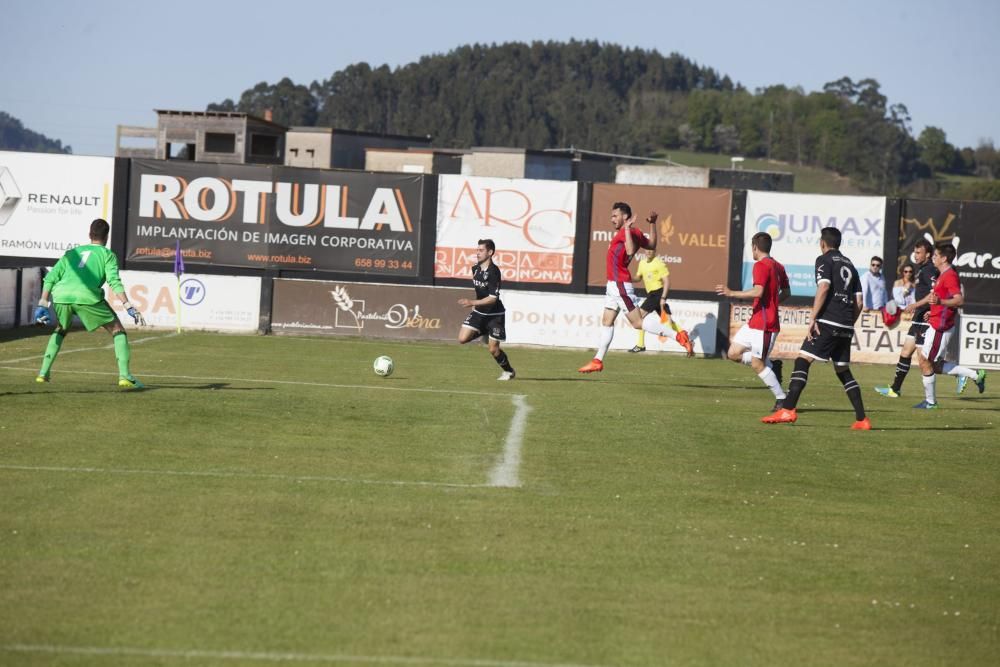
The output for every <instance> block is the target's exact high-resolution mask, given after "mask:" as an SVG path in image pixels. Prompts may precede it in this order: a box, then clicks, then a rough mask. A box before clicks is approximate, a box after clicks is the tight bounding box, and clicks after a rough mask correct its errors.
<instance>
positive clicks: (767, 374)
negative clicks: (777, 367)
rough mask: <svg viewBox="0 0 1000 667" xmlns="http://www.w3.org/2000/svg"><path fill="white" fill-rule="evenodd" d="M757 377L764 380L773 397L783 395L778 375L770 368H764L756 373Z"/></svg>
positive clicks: (778, 397)
mask: <svg viewBox="0 0 1000 667" xmlns="http://www.w3.org/2000/svg"><path fill="white" fill-rule="evenodd" d="M757 377H759V378H760V379H761V380H763V381H764V384H766V385H767V388H768V389H770V390H771V393H772V394H774V397H775V398H777V399H779V400H780V399H782V398H784V397H785V392H784V390H782V388H781V385H780V384H778V376H777V375H775V374H774V371H772V370H771V369H770V368H765V369H764V370H762V371H761V372H760V373H757Z"/></svg>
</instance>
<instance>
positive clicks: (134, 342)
mask: <svg viewBox="0 0 1000 667" xmlns="http://www.w3.org/2000/svg"><path fill="white" fill-rule="evenodd" d="M177 335H178V333H177V332H176V331H175V332H174V333H169V334H164V335H162V336H146V337H145V338H136V339H135V340H130V341H129V345H138V344H139V343H145V342H146V341H150V340H163V339H164V338H173V337H174V336H177ZM114 347H115V344H114V343H111V344H110V345H98V346H97V347H80V348H77V349H75V350H66V351H65V352H63V351H60V352H59V356H60V357H62V356H63V355H66V354H76V353H77V352H92V351H93V350H113V349H114ZM44 356H45V353H44V352H43V353H42V354H36V355H34V356H31V357H21V358H20V359H0V363H4V364H19V363H21V362H23V361H35V360H38V359H41V358H42V357H44ZM12 370H13V369H12ZM60 372H65V371H60Z"/></svg>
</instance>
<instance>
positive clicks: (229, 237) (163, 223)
mask: <svg viewBox="0 0 1000 667" xmlns="http://www.w3.org/2000/svg"><path fill="white" fill-rule="evenodd" d="M422 181H423V177H422V176H415V175H394V174H367V173H360V172H339V171H323V170H318V169H292V168H288V167H262V166H248V165H221V164H207V163H183V162H174V161H154V160H133V161H132V180H131V186H130V187H131V196H130V199H129V215H128V233H127V237H126V255H127V258H128V260H130V261H133V262H141V261H157V262H164V261H172V260H173V256H174V253H175V249H176V245H177V240H178V239H179V240H180V244H181V251H182V253H183V255H184V261H185V263H186V264H188V265H197V264H213V265H224V266H240V267H252V268H257V267H259V268H266V267H271V268H285V269H305V270H310V269H311V270H320V271H341V272H351V273H378V274H383V275H400V276H415V275H417V271H418V269H419V267H418V258H419V250H420V229H419V216H420V211H421V196H422Z"/></svg>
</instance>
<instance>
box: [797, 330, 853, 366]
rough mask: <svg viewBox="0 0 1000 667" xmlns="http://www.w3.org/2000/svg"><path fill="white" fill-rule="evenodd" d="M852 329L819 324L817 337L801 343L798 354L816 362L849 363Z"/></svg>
mask: <svg viewBox="0 0 1000 667" xmlns="http://www.w3.org/2000/svg"><path fill="white" fill-rule="evenodd" d="M853 341H854V329H853V328H852V329H845V328H844V327H835V326H833V325H832V324H827V323H826V322H820V323H819V335H818V336H815V337H813V338H806V339H805V340H804V341H802V347H801V348H799V352H801V353H803V354H805V355H806V356H807V357H812V358H813V359H815V360H817V361H832V362H834V363H835V364H848V363H850V362H851V343H852V342H853Z"/></svg>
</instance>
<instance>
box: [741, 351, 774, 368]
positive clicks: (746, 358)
mask: <svg viewBox="0 0 1000 667" xmlns="http://www.w3.org/2000/svg"><path fill="white" fill-rule="evenodd" d="M751 361H753V352H751V351H750V350H747V351H746V352H744V353H743V365H744V366H749V365H750V362H751ZM768 368H770V366H769V367H768Z"/></svg>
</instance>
